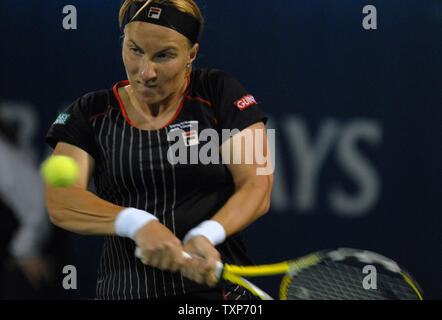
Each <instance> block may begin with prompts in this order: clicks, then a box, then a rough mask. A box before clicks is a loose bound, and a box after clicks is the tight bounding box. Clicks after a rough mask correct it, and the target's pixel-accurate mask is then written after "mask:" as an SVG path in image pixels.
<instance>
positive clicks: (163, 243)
mask: <svg viewBox="0 0 442 320" xmlns="http://www.w3.org/2000/svg"><path fill="white" fill-rule="evenodd" d="M135 242H136V244H137V246H138V247H139V248H140V250H141V256H142V258H141V261H142V262H143V263H144V264H147V265H150V266H152V267H156V268H159V269H161V270H170V271H173V272H175V271H177V270H179V269H181V268H183V267H184V265H185V264H186V263H187V261H186V258H185V257H184V256H183V254H182V252H183V245H182V244H181V241H180V240H179V239H178V238H177V237H176V236H175V235H174V234H173V233H172V232H171V231H170V230H169V229H168V228H166V227H165V226H164V225H162V224H161V223H160V222H158V221H156V220H155V221H151V222H149V223H148V224H146V225H145V226H143V227H142V228H141V229H140V230H138V232H137V233H136V234H135Z"/></svg>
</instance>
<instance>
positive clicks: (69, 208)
mask: <svg viewBox="0 0 442 320" xmlns="http://www.w3.org/2000/svg"><path fill="white" fill-rule="evenodd" d="M46 207H47V209H48V212H49V216H50V219H51V222H52V223H53V224H55V225H56V226H58V227H60V228H63V229H66V230H69V231H72V232H76V233H80V234H90V235H92V234H101V235H104V234H115V218H116V216H117V215H118V213H119V212H121V210H123V209H124V207H120V206H117V205H115V204H113V203H111V202H108V201H105V200H103V199H101V198H99V197H98V196H96V195H95V194H93V193H91V192H89V191H87V190H84V189H81V188H77V187H67V188H54V187H49V186H46Z"/></svg>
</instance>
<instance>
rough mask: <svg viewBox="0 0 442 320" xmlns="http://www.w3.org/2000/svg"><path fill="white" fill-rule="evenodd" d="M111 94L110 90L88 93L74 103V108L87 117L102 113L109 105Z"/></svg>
mask: <svg viewBox="0 0 442 320" xmlns="http://www.w3.org/2000/svg"><path fill="white" fill-rule="evenodd" d="M111 94H112V89H100V90H95V91H89V92H87V93H85V94H83V95H82V96H80V97H79V98H78V99H77V100H76V101H75V102H74V107H75V108H76V109H77V110H78V111H80V112H82V113H84V114H85V115H89V116H90V115H94V114H97V113H100V112H103V111H104V110H106V109H107V107H108V106H109V105H110V104H111Z"/></svg>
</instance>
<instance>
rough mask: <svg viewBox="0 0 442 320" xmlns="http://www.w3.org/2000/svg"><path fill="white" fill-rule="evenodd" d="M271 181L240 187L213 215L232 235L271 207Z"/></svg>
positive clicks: (228, 233) (227, 233)
mask: <svg viewBox="0 0 442 320" xmlns="http://www.w3.org/2000/svg"><path fill="white" fill-rule="evenodd" d="M270 193H271V182H270V181H269V180H264V181H261V183H257V182H249V183H245V184H243V185H242V186H241V187H239V188H238V189H237V190H236V191H235V193H234V194H233V195H232V196H231V197H230V198H229V200H228V201H227V202H226V204H225V205H224V206H223V207H222V208H221V209H220V210H219V211H218V212H217V213H216V214H215V215H214V216H213V218H212V220H215V221H217V222H219V223H220V224H221V225H222V226H223V227H224V230H225V231H226V236H230V235H232V234H234V233H236V232H238V231H241V230H242V229H244V228H245V227H247V226H248V225H249V224H251V223H252V222H253V221H255V220H256V219H258V218H259V217H261V216H262V215H264V214H265V213H266V212H267V211H268V210H269V207H270Z"/></svg>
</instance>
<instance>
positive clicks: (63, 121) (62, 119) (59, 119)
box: [52, 113, 71, 125]
mask: <svg viewBox="0 0 442 320" xmlns="http://www.w3.org/2000/svg"><path fill="white" fill-rule="evenodd" d="M70 116H71V115H70V114H67V113H60V114H59V115H58V117H57V119H55V121H54V123H53V124H52V125H56V124H66V121H68V119H69V117H70Z"/></svg>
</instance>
